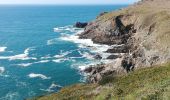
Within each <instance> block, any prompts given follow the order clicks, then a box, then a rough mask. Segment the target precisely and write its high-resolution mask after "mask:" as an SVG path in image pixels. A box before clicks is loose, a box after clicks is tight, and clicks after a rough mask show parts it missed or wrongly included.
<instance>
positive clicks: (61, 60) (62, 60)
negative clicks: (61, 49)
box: [52, 58, 70, 63]
mask: <svg viewBox="0 0 170 100" xmlns="http://www.w3.org/2000/svg"><path fill="white" fill-rule="evenodd" d="M67 60H70V59H69V58H60V59H54V60H52V61H53V62H55V63H62V62H64V61H67Z"/></svg>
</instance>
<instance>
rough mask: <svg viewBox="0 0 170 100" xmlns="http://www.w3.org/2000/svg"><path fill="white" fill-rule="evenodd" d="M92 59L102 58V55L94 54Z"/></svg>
mask: <svg viewBox="0 0 170 100" xmlns="http://www.w3.org/2000/svg"><path fill="white" fill-rule="evenodd" d="M94 59H99V60H100V59H102V57H101V56H100V55H99V54H97V55H95V56H94Z"/></svg>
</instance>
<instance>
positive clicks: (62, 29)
mask: <svg viewBox="0 0 170 100" xmlns="http://www.w3.org/2000/svg"><path fill="white" fill-rule="evenodd" d="M79 30H80V28H76V27H73V25H68V26H64V27H56V28H54V32H58V33H60V32H65V31H69V32H77V31H79Z"/></svg>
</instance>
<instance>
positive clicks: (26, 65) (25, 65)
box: [17, 63, 33, 67]
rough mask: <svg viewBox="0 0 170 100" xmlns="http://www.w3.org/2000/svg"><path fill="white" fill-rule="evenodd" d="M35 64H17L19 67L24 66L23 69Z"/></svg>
mask: <svg viewBox="0 0 170 100" xmlns="http://www.w3.org/2000/svg"><path fill="white" fill-rule="evenodd" d="M32 64H33V63H21V64H17V65H18V66H22V67H28V66H30V65H32Z"/></svg>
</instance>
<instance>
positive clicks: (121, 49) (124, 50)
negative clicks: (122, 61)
mask: <svg viewBox="0 0 170 100" xmlns="http://www.w3.org/2000/svg"><path fill="white" fill-rule="evenodd" d="M129 50H130V47H129V46H127V45H123V46H116V47H113V48H112V49H108V50H107V51H106V52H107V53H128V52H129Z"/></svg>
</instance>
